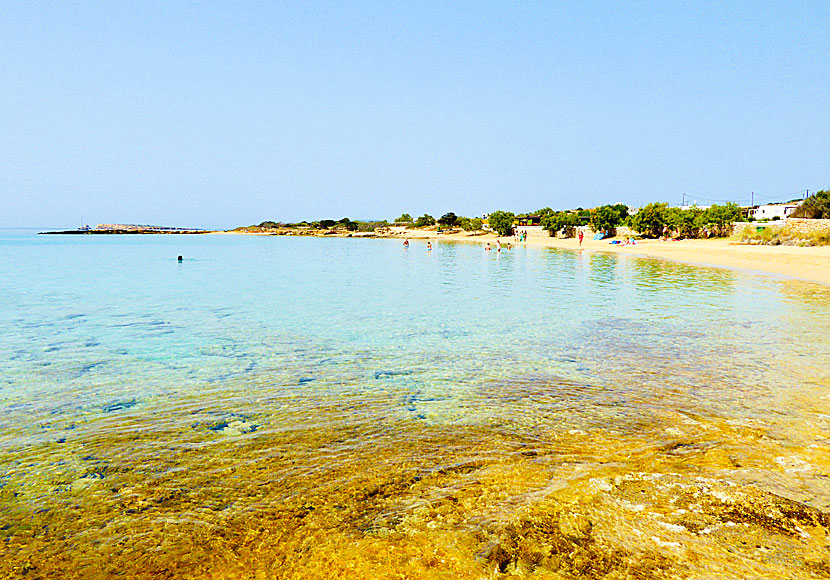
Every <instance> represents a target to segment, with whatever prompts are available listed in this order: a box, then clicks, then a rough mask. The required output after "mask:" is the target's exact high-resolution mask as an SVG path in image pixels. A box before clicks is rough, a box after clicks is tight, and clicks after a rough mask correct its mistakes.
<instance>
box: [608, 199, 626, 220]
mask: <svg viewBox="0 0 830 580" xmlns="http://www.w3.org/2000/svg"><path fill="white" fill-rule="evenodd" d="M611 207H613V208H614V209H615V210H616V211H617V213H618V214H619V215H620V223H619V224H617V225H620V224H624V223H625V221H626V220H627V219H628V206H627V205H625V204H624V203H615V204H614V205H612V206H611Z"/></svg>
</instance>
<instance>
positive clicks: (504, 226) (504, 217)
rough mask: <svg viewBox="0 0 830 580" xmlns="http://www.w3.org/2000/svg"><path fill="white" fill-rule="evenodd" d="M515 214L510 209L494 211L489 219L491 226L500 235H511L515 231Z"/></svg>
mask: <svg viewBox="0 0 830 580" xmlns="http://www.w3.org/2000/svg"><path fill="white" fill-rule="evenodd" d="M515 217H516V216H515V215H514V214H513V213H512V212H509V211H494V212H493V213H491V214H490V218H489V219H488V221H489V223H490V227H491V228H493V230H494V231H495V232H496V233H497V234H498V235H500V236H509V235H510V232H511V231H513V220H514V219H515Z"/></svg>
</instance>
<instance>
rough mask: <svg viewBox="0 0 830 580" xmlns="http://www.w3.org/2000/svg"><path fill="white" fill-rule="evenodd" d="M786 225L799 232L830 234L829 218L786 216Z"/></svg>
mask: <svg viewBox="0 0 830 580" xmlns="http://www.w3.org/2000/svg"><path fill="white" fill-rule="evenodd" d="M787 227H788V228H790V229H791V230H792V231H794V232H798V233H799V234H825V235H830V220H808V219H802V218H787Z"/></svg>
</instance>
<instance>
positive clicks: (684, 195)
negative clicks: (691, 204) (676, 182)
mask: <svg viewBox="0 0 830 580" xmlns="http://www.w3.org/2000/svg"><path fill="white" fill-rule="evenodd" d="M680 207H686V194H685V193H684V194H683V201H682V202H681V203H680Z"/></svg>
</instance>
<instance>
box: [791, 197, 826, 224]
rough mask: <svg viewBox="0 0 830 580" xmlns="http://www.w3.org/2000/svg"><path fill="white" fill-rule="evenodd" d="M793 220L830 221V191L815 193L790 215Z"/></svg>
mask: <svg viewBox="0 0 830 580" xmlns="http://www.w3.org/2000/svg"><path fill="white" fill-rule="evenodd" d="M792 217H794V218H808V219H830V191H824V190H822V191H817V192H815V193H814V194H813V195H811V196H810V197H808V198H807V199H805V200H804V201H803V202H802V204H801V205H800V206H798V207H797V208H795V211H794V212H793V213H792Z"/></svg>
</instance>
